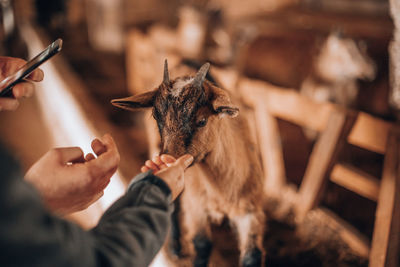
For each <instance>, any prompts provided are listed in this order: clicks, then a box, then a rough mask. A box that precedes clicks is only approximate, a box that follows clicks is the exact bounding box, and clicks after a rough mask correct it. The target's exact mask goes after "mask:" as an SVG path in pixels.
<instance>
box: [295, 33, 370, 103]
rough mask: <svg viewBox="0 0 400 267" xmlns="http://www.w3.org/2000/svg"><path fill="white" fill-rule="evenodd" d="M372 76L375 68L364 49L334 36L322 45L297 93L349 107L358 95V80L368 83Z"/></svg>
mask: <svg viewBox="0 0 400 267" xmlns="http://www.w3.org/2000/svg"><path fill="white" fill-rule="evenodd" d="M375 75H376V67H375V64H374V62H373V61H372V59H371V58H370V57H369V56H368V55H367V53H366V48H365V46H364V45H360V46H358V45H357V44H356V43H355V42H354V40H352V39H350V38H344V37H342V36H340V35H339V34H338V33H337V32H333V33H331V34H330V35H329V36H328V37H327V39H326V40H325V42H324V44H323V45H322V47H321V50H320V52H319V54H318V56H317V57H316V58H315V61H314V64H313V67H312V69H311V71H310V73H309V75H308V76H307V77H306V78H305V80H304V81H303V83H302V84H301V88H300V93H301V94H303V95H305V96H307V97H310V98H312V99H314V100H317V101H320V102H323V101H331V102H334V103H337V104H339V105H342V106H345V107H351V106H353V105H354V104H355V100H356V97H357V94H358V86H357V79H363V80H369V81H371V80H373V79H374V78H375Z"/></svg>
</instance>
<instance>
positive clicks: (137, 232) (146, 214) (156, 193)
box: [92, 174, 173, 266]
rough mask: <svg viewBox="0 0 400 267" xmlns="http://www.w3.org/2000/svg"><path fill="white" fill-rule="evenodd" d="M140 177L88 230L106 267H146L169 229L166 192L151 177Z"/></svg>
mask: <svg viewBox="0 0 400 267" xmlns="http://www.w3.org/2000/svg"><path fill="white" fill-rule="evenodd" d="M144 176H145V177H144V178H143V179H142V180H140V181H136V182H135V183H133V184H132V185H131V186H130V188H129V189H128V192H127V193H126V195H124V196H123V197H121V198H120V199H119V200H118V201H117V202H116V203H114V204H113V205H112V206H111V207H110V208H109V209H108V210H107V211H106V212H105V214H104V215H103V217H102V218H101V220H100V222H99V224H98V226H97V227H95V228H94V229H93V230H92V233H93V236H94V237H95V239H96V242H95V244H96V250H97V252H98V253H99V254H100V256H99V258H101V259H102V260H103V261H105V262H107V264H109V266H119V264H120V263H121V262H126V263H128V262H129V263H130V264H131V265H130V266H148V264H149V263H150V262H151V261H152V259H153V258H154V256H155V255H156V254H157V252H158V251H159V249H160V248H161V246H162V244H163V243H164V240H165V237H166V235H167V232H168V229H169V228H170V217H171V213H172V211H173V205H172V203H171V197H170V190H169V188H168V186H167V185H166V184H165V183H164V182H163V181H162V180H161V179H159V178H157V177H155V176H153V175H151V174H147V175H144ZM110 229H112V230H110Z"/></svg>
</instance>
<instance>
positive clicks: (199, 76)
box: [192, 62, 210, 88]
mask: <svg viewBox="0 0 400 267" xmlns="http://www.w3.org/2000/svg"><path fill="white" fill-rule="evenodd" d="M209 69H210V63H208V62H207V63H205V64H204V65H203V66H201V68H200V69H199V71H198V72H197V73H196V76H194V79H193V83H192V84H193V86H194V87H196V88H201V85H202V84H203V82H204V79H205V78H206V75H207V72H208V70H209Z"/></svg>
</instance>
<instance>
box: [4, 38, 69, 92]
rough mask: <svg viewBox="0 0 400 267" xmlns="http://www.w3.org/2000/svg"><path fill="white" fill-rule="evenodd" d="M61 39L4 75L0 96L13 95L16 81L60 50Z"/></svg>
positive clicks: (21, 79) (22, 78)
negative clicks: (6, 75)
mask: <svg viewBox="0 0 400 267" xmlns="http://www.w3.org/2000/svg"><path fill="white" fill-rule="evenodd" d="M61 48H62V39H60V38H59V39H57V40H55V41H54V42H53V43H52V44H51V45H49V46H48V47H47V48H46V49H45V50H43V51H42V52H40V53H39V54H38V55H37V56H36V57H34V58H33V59H31V60H30V61H28V62H27V63H26V64H25V65H24V66H22V67H21V68H19V69H18V70H17V71H16V72H15V73H14V74H12V75H10V76H8V77H6V78H5V79H4V80H2V81H1V82H0V97H13V94H12V88H13V87H14V85H16V84H17V83H19V82H21V81H23V80H24V79H25V78H26V77H27V76H29V74H31V73H32V71H34V70H35V69H36V68H37V67H39V66H40V65H42V64H43V63H44V62H45V61H46V60H48V59H49V58H51V57H52V56H54V55H55V54H57V53H58V52H60V51H61Z"/></svg>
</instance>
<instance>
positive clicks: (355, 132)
mask: <svg viewBox="0 0 400 267" xmlns="http://www.w3.org/2000/svg"><path fill="white" fill-rule="evenodd" d="M392 125H393V124H392V123H390V122H387V121H384V120H382V119H379V118H376V117H373V116H371V115H369V114H366V113H364V112H360V113H359V114H358V117H357V120H356V122H355V124H354V127H353V129H352V130H351V132H350V134H349V136H348V138H347V141H348V142H349V143H350V144H352V145H355V146H359V147H361V148H364V149H367V150H370V151H373V152H376V153H380V154H384V153H385V150H386V142H387V136H388V132H389V129H390V127H392Z"/></svg>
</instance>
